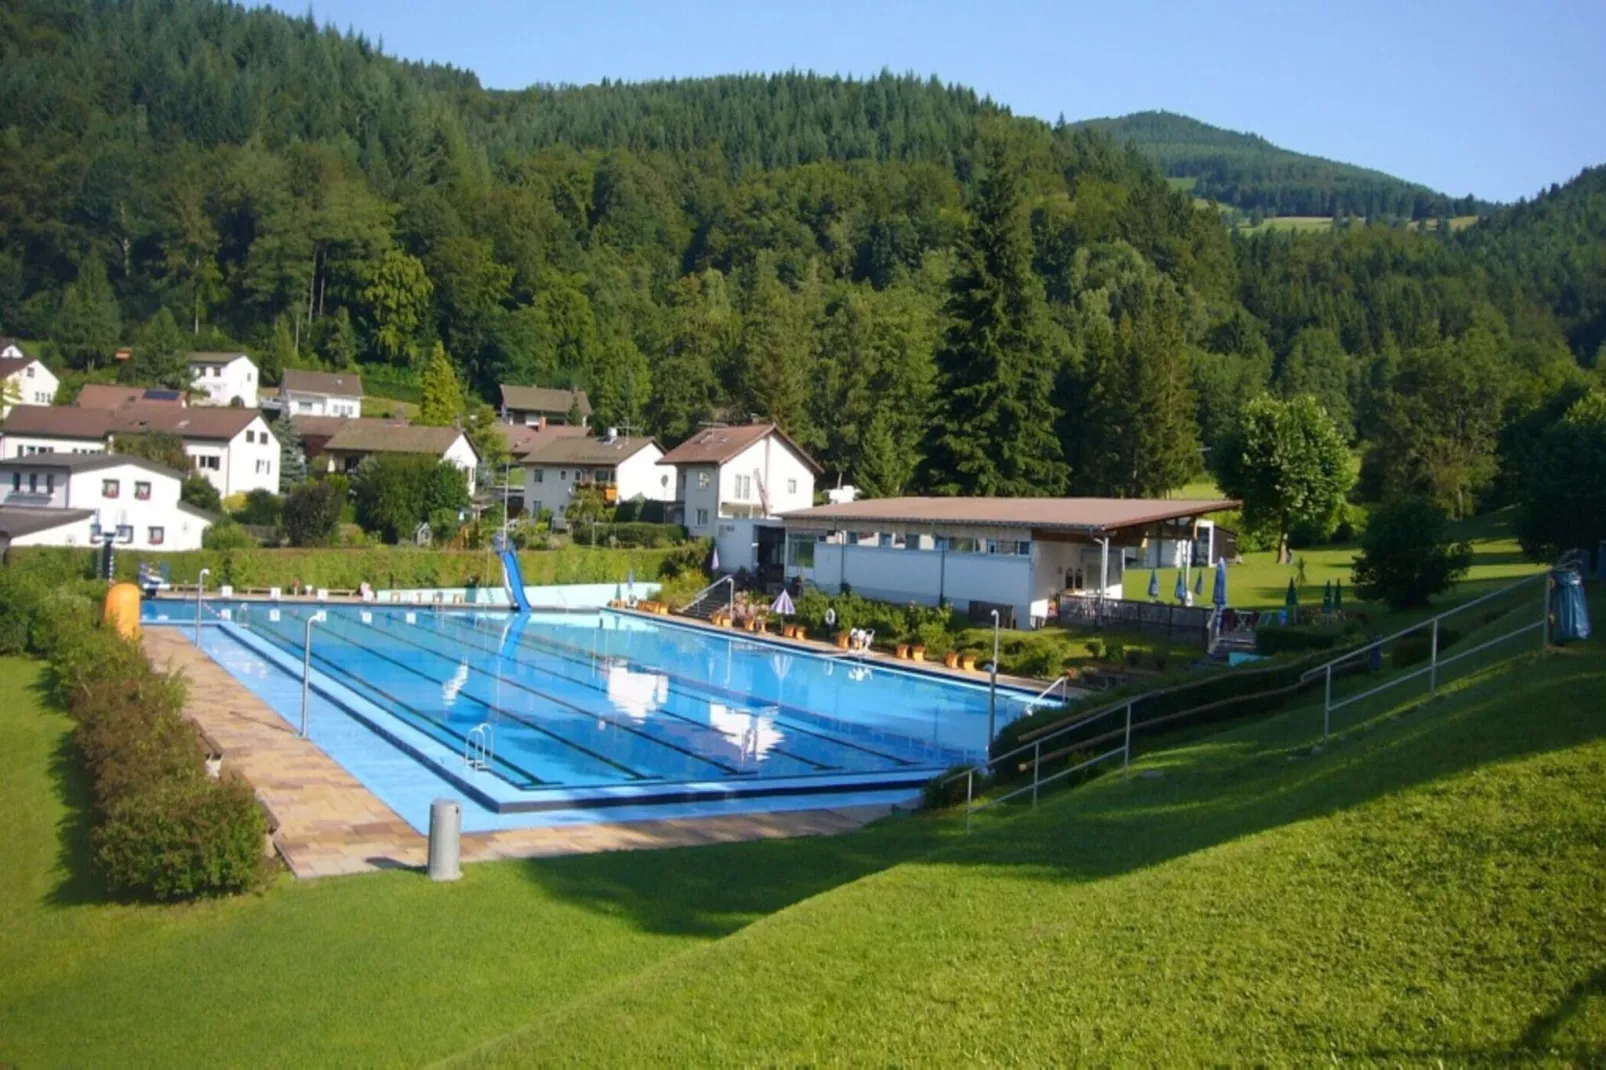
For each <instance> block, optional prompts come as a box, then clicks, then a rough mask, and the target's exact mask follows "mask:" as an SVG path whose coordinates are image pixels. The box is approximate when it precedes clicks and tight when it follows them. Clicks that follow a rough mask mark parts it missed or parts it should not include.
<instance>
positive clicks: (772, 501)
mask: <svg viewBox="0 0 1606 1070" xmlns="http://www.w3.org/2000/svg"><path fill="white" fill-rule="evenodd" d="M658 463H659V464H660V465H672V466H674V468H675V470H676V495H675V498H676V501H677V502H678V503H679V507H680V510H681V522H682V523H684V524H685V525H686V528H687V530H688V531H689V532H690V533H691V535H692V536H693V537H694V538H712V539H714V541H715V546H716V548H717V549H718V551H719V564H720V569H721V570H722V571H731V570H735V569H762V568H774V569H778V568H779V567H780V566H781V564H782V563H783V559H782V539H783V533H782V528H781V525H780V523H779V522H778V520H776V518H777V517H779V516H780V515H781V514H783V513H787V512H792V511H795V510H798V509H806V508H808V507H809V506H810V505H812V504H813V503H814V480H815V477H816V476H818V475H819V474H820V472H821V469H820V466H819V465H818V464H816V463H815V461H814V458H812V457H810V456H809V455H808V454H807V453H805V452H804V451H803V449H802V447H800V446H799V445H798V444H797V443H796V442H793V441H792V440H791V439H790V438H789V437H787V435H786V433H785V432H783V431H782V430H781V429H780V428H778V427H776V426H775V425H774V424H744V425H741V426H737V427H707V428H704V429H703V430H701V431H699V432H697V433H696V434H695V435H693V436H692V437H691V438H688V439H687V440H686V441H685V442H682V443H681V444H680V445H678V446H676V447H675V448H674V449H672V450H670V451H669V452H668V453H666V454H664V456H663V458H662V459H661V460H660V461H659V462H658Z"/></svg>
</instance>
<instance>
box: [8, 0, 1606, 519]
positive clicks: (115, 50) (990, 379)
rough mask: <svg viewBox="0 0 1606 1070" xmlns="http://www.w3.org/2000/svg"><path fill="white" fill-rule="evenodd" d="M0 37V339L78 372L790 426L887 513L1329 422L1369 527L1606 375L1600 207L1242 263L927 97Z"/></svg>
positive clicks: (1343, 241) (1188, 456)
mask: <svg viewBox="0 0 1606 1070" xmlns="http://www.w3.org/2000/svg"><path fill="white" fill-rule="evenodd" d="M0 19H3V20H4V24H3V29H4V30H5V33H4V34H0V37H3V39H4V41H5V44H3V45H0V49H3V50H4V51H3V53H0V56H3V60H4V62H0V142H3V145H4V148H5V151H4V152H0V190H3V191H4V192H3V194H0V327H4V328H5V330H6V331H7V333H12V334H18V335H21V336H23V337H29V338H42V339H48V340H49V341H50V343H51V345H52V347H53V352H54V355H55V357H56V358H57V359H58V361H59V362H60V363H61V364H63V365H64V366H65V367H67V368H69V369H76V370H79V371H80V372H82V373H84V374H105V368H104V365H105V364H106V362H107V358H108V355H109V354H110V352H111V351H112V349H114V348H115V347H116V346H117V345H119V344H126V343H132V344H133V346H134V349H135V359H134V360H133V361H130V362H128V364H127V365H126V366H125V368H126V373H127V374H130V375H133V376H136V377H142V378H145V379H149V380H153V381H165V380H168V379H172V378H176V377H178V376H181V375H182V361H181V359H179V358H180V357H181V354H182V351H183V350H184V349H185V348H220V347H222V346H224V345H232V344H243V345H245V346H247V347H249V348H250V349H251V350H252V351H253V352H254V353H256V354H257V355H258V356H259V358H260V360H261V363H262V366H263V370H264V375H265V377H267V378H270V379H271V378H273V377H274V376H276V375H277V374H278V372H279V371H281V370H282V369H283V368H285V367H292V366H303V367H325V368H337V369H344V368H353V367H355V368H358V369H359V370H361V371H362V373H363V374H364V376H365V377H367V378H368V379H369V380H371V381H376V382H377V381H383V380H385V379H394V380H399V381H402V382H406V383H408V384H413V385H417V384H418V383H419V382H420V380H421V379H424V378H427V379H428V380H429V381H430V382H432V383H433V384H435V386H434V388H432V394H434V395H437V396H438V395H440V394H441V392H442V387H441V383H442V375H443V372H444V373H447V377H448V378H449V377H450V376H452V375H455V377H456V379H457V380H458V382H459V383H460V384H461V385H462V387H463V389H464V392H465V397H464V398H463V399H461V400H456V401H453V402H452V403H451V404H448V405H445V406H442V407H441V408H442V411H441V412H440V413H434V412H432V413H431V414H430V418H431V419H434V420H440V419H451V418H455V417H453V415H452V412H449V411H447V410H452V411H453V412H462V411H463V410H464V409H465V408H466V409H468V410H470V411H473V412H475V413H476V416H475V419H474V420H473V421H471V422H475V423H477V424H478V423H484V422H485V421H486V409H485V407H484V399H492V398H494V397H495V393H494V391H495V387H496V384H497V383H499V382H513V383H527V384H539V385H549V386H570V385H574V386H580V387H583V388H585V389H587V390H588V391H589V392H590V394H591V398H592V403H593V406H594V409H595V411H596V420H597V422H599V423H601V424H605V425H615V426H621V427H628V428H631V429H633V430H634V431H636V432H638V433H640V432H648V433H652V434H656V435H659V436H661V437H662V438H664V439H665V440H668V441H671V442H672V441H677V440H679V439H680V438H683V437H685V436H687V435H689V434H690V433H691V432H692V431H693V430H695V428H696V427H697V426H698V425H699V424H700V423H703V422H706V421H710V420H743V419H747V418H750V417H754V418H764V419H773V420H776V421H778V422H779V423H780V424H781V425H782V426H783V427H785V428H786V429H787V431H788V432H789V433H791V434H792V435H793V436H794V437H795V438H797V439H798V440H799V441H800V442H802V443H803V444H804V445H805V446H806V447H807V448H809V449H810V450H811V451H813V452H814V453H815V454H816V455H817V456H818V457H819V459H820V460H821V462H822V463H823V464H824V466H825V467H826V469H827V478H828V479H829V480H831V481H835V479H837V478H842V479H843V480H845V481H850V482H854V483H856V484H858V485H859V486H861V487H862V488H864V489H865V490H867V491H868V492H870V493H872V494H883V495H885V494H895V493H900V492H913V491H933V492H943V493H1000V494H1023V493H1030V494H1060V493H1086V494H1111V495H1153V494H1164V493H1167V492H1169V491H1172V490H1175V489H1176V488H1177V487H1180V486H1181V485H1183V484H1185V483H1187V482H1188V481H1189V480H1190V479H1192V478H1194V477H1195V476H1198V475H1200V474H1202V473H1203V472H1205V471H1206V470H1207V469H1219V468H1220V463H1219V462H1218V460H1217V458H1218V457H1219V456H1220V455H1221V447H1222V445H1223V443H1226V442H1228V441H1231V440H1232V436H1234V435H1237V434H1238V433H1239V432H1240V431H1241V430H1242V425H1243V423H1244V420H1243V410H1244V406H1245V405H1246V403H1248V402H1250V401H1251V400H1253V399H1255V398H1257V397H1270V398H1274V399H1282V400H1289V401H1291V400H1292V399H1295V398H1302V397H1310V398H1312V399H1313V400H1314V402H1315V403H1316V404H1317V405H1318V406H1319V407H1320V408H1321V410H1322V411H1323V412H1324V413H1325V414H1326V415H1327V416H1328V417H1330V418H1331V420H1332V422H1333V425H1334V428H1335V430H1336V434H1337V435H1338V437H1339V439H1340V441H1342V442H1343V443H1344V444H1345V447H1346V448H1347V449H1349V450H1351V451H1354V452H1356V453H1359V454H1361V455H1362V456H1363V457H1364V458H1365V463H1364V465H1363V467H1362V471H1361V473H1360V482H1361V489H1362V491H1363V492H1365V493H1375V494H1382V493H1384V492H1385V491H1386V490H1387V489H1388V488H1399V487H1409V488H1411V489H1414V490H1418V491H1421V492H1424V493H1428V494H1430V495H1432V496H1434V497H1436V498H1438V499H1439V500H1441V501H1442V502H1443V503H1444V504H1445V505H1446V506H1447V507H1449V508H1452V509H1456V510H1460V511H1462V512H1465V511H1469V510H1470V509H1472V508H1474V507H1475V506H1476V505H1477V504H1478V503H1479V502H1480V501H1484V502H1487V501H1491V500H1498V499H1500V498H1501V496H1502V495H1504V496H1506V497H1509V496H1510V493H1511V491H1510V485H1509V479H1505V478H1503V476H1502V473H1503V472H1506V471H1508V470H1509V469H1510V466H1509V465H1503V464H1502V458H1503V457H1504V456H1506V453H1507V452H1510V451H1512V450H1517V449H1519V448H1520V447H1521V444H1522V443H1523V442H1531V441H1533V437H1534V436H1533V435H1531V434H1530V435H1528V436H1527V437H1526V438H1525V437H1524V433H1523V432H1522V431H1521V429H1522V428H1524V427H1526V426H1528V424H1527V423H1525V421H1529V422H1531V421H1532V420H1534V419H1537V418H1538V417H1537V416H1536V414H1538V413H1541V412H1542V411H1544V410H1545V407H1546V406H1547V405H1554V404H1556V403H1557V402H1556V399H1557V398H1558V397H1559V396H1560V395H1561V394H1562V392H1564V391H1568V390H1574V391H1576V390H1578V389H1582V388H1583V387H1584V386H1587V383H1588V380H1589V375H1590V372H1589V369H1590V368H1591V367H1592V366H1593V365H1594V363H1595V349H1594V346H1596V345H1598V335H1599V324H1600V313H1599V309H1600V308H1601V307H1602V301H1601V299H1600V296H1599V295H1600V293H1601V292H1602V290H1601V281H1600V280H1601V279H1602V278H1603V277H1606V271H1603V264H1602V262H1601V260H1600V249H1601V247H1602V244H1601V243H1602V235H1603V234H1606V224H1603V222H1602V220H1601V218H1600V212H1601V208H1600V205H1601V204H1602V202H1603V199H1606V198H1603V195H1602V191H1601V190H1600V188H1599V186H1600V183H1599V181H1598V178H1597V177H1595V176H1592V175H1586V176H1585V178H1584V179H1582V180H1580V183H1578V184H1575V185H1574V186H1569V187H1565V188H1562V189H1558V190H1557V191H1555V192H1554V193H1552V194H1547V195H1546V196H1545V197H1544V198H1542V199H1541V201H1540V202H1535V204H1533V205H1523V206H1518V207H1516V208H1513V209H1511V210H1509V211H1508V212H1502V213H1497V214H1496V216H1495V217H1494V218H1492V219H1491V220H1489V221H1488V222H1486V223H1484V224H1480V225H1479V226H1476V227H1473V228H1471V229H1470V230H1469V231H1467V232H1464V233H1461V234H1451V233H1449V232H1447V231H1446V232H1443V233H1440V232H1437V231H1434V232H1421V233H1418V232H1413V231H1404V230H1399V229H1389V228H1383V227H1369V226H1353V227H1349V228H1346V229H1344V230H1341V231H1337V232H1334V233H1331V234H1321V235H1305V234H1297V235H1296V234H1291V233H1269V234H1256V235H1251V236H1235V235H1234V234H1232V233H1231V232H1230V231H1229V229H1228V228H1227V227H1226V226H1225V225H1224V224H1223V222H1222V220H1221V218H1220V217H1219V215H1218V214H1217V213H1216V212H1215V211H1214V210H1213V209H1209V208H1202V207H1198V206H1196V205H1195V204H1194V202H1193V199H1192V198H1191V197H1190V196H1189V195H1188V194H1187V193H1184V192H1181V191H1178V190H1176V189H1173V188H1172V186H1171V184H1169V183H1167V181H1166V180H1165V178H1164V177H1163V176H1162V175H1161V174H1160V172H1159V171H1158V170H1157V169H1156V167H1155V166H1154V165H1153V164H1152V163H1150V162H1149V161H1148V160H1147V159H1146V158H1145V157H1144V156H1143V155H1141V154H1140V153H1139V152H1138V151H1137V150H1136V149H1135V148H1133V147H1131V146H1129V145H1122V144H1119V143H1117V142H1116V141H1115V140H1113V139H1112V138H1111V137H1109V136H1107V135H1106V134H1104V133H1101V132H1099V131H1098V130H1095V129H1090V128H1086V127H1073V126H1070V125H1068V124H1064V123H1061V124H1056V125H1049V124H1044V123H1039V122H1036V121H1032V120H1025V119H1019V118H1016V117H1013V116H1011V115H1009V114H1008V112H1007V111H1006V110H1004V109H1002V108H999V107H997V106H995V105H993V104H992V103H990V102H988V101H986V100H984V99H980V98H978V97H976V95H975V94H973V93H971V92H969V91H967V90H963V89H959V88H956V87H950V86H944V85H942V84H940V83H937V82H935V81H933V80H929V79H919V78H914V77H904V76H894V75H882V76H879V77H876V78H872V79H868V80H865V81H854V80H848V79H837V78H820V77H814V76H810V75H803V74H786V75H777V76H773V77H760V76H751V77H734V78H720V79H708V80H698V81H686V82H663V83H655V84H650V85H644V86H622V85H601V86H593V87H584V88H578V89H558V88H536V89H532V90H528V91H524V92H518V93H503V92H493V91H487V90H484V89H482V88H481V87H480V86H479V85H478V83H477V81H476V80H475V79H474V78H473V76H472V75H470V74H467V73H466V72H462V71H457V70H453V69H450V68H444V67H438V66H426V65H418V64H407V63H400V62H397V61H395V60H393V59H391V58H389V57H387V56H385V55H384V54H383V53H382V52H380V51H379V50H378V49H376V48H375V47H373V45H372V44H371V43H369V42H368V41H366V40H365V39H364V38H362V37H360V36H355V35H346V34H341V33H338V32H335V31H333V30H329V29H325V28H320V27H319V26H317V25H316V24H315V23H314V22H313V21H312V20H311V19H310V18H299V19H297V18H289V17H287V16H283V15H280V14H277V13H275V12H272V11H271V10H267V9H257V10H250V11H248V10H244V9H241V8H238V7H233V6H229V5H222V4H214V3H209V2H204V0H139V2H133V3H126V4H102V3H93V2H89V0H22V2H21V3H18V4H14V5H10V6H8V8H7V9H6V11H5V12H4V13H0ZM448 392H449V391H448ZM1503 451H1505V452H1503ZM1279 522H1280V521H1279Z"/></svg>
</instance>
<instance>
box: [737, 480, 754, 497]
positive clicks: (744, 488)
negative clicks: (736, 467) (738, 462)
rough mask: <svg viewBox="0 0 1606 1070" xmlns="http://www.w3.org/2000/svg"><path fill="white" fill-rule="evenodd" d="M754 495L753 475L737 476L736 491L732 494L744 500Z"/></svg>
mask: <svg viewBox="0 0 1606 1070" xmlns="http://www.w3.org/2000/svg"><path fill="white" fill-rule="evenodd" d="M752 496H753V477H752V476H737V477H736V491H735V493H734V494H733V495H732V497H734V498H740V499H742V500H743V501H745V500H747V499H748V498H751V497H752Z"/></svg>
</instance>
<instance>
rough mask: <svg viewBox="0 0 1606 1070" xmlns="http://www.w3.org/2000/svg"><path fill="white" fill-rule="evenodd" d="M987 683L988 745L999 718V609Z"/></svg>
mask: <svg viewBox="0 0 1606 1070" xmlns="http://www.w3.org/2000/svg"><path fill="white" fill-rule="evenodd" d="M989 675H990V679H989V681H988V684H987V746H988V747H989V748H991V747H992V745H993V726H994V725H995V724H996V723H997V720H998V610H996V609H995V610H993V664H992V671H991V673H990V674H989Z"/></svg>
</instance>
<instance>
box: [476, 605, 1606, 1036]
mask: <svg viewBox="0 0 1606 1070" xmlns="http://www.w3.org/2000/svg"><path fill="white" fill-rule="evenodd" d="M1597 609H1598V603H1597ZM1319 717H1320V713H1319V710H1318V711H1316V713H1315V715H1314V717H1313V715H1312V713H1311V711H1309V710H1302V711H1297V712H1294V713H1290V714H1285V715H1282V716H1280V717H1277V718H1273V719H1271V720H1268V721H1264V722H1261V723H1259V724H1254V725H1249V726H1245V727H1242V728H1239V729H1237V730H1235V731H1233V732H1230V733H1225V734H1223V735H1219V736H1215V737H1212V738H1210V739H1208V740H1206V741H1204V742H1202V743H1199V744H1197V745H1194V746H1191V747H1187V748H1184V749H1181V750H1176V751H1171V752H1167V753H1163V754H1156V755H1154V756H1152V757H1151V758H1150V759H1149V760H1147V761H1145V762H1143V763H1140V765H1139V766H1137V767H1136V768H1135V770H1134V773H1135V774H1136V775H1135V776H1134V778H1133V779H1132V780H1131V781H1129V782H1122V781H1121V779H1120V778H1119V776H1114V777H1107V778H1105V779H1103V780H1101V781H1098V782H1096V783H1094V784H1091V785H1088V786H1086V787H1084V788H1081V789H1078V790H1076V791H1074V792H1067V793H1062V794H1060V795H1059V796H1058V797H1056V798H1055V799H1054V800H1053V801H1052V802H1050V803H1048V804H1046V805H1045V806H1044V807H1043V808H1042V809H1041V810H1040V811H1039V812H1038V813H1036V814H1035V815H1026V816H1020V817H1016V818H1014V819H1012V820H999V821H993V822H990V823H988V824H987V825H985V826H983V827H981V828H980V829H979V830H978V832H977V833H976V834H975V835H973V836H972V837H970V838H969V839H968V840H966V841H964V842H963V843H959V844H954V845H950V846H948V847H945V848H943V849H940V850H939V851H937V852H936V853H934V854H932V855H930V856H927V857H925V858H922V859H918V860H911V861H907V862H904V863H902V864H900V865H897V866H895V867H892V868H889V869H886V870H884V871H881V872H877V873H874V874H871V875H868V876H866V877H864V878H862V879H860V880H858V881H856V882H854V883H852V884H849V885H846V886H843V887H838V888H836V889H834V890H832V891H829V892H826V893H824V894H821V895H819V896H816V897H814V898H812V899H810V900H808V901H805V902H802V903H799V904H797V905H796V906H793V907H790V908H788V909H786V910H783V911H781V912H779V913H777V914H775V915H774V916H771V917H768V918H766V919H763V920H761V921H758V922H756V923H755V924H753V925H752V926H750V927H748V928H746V929H744V930H742V931H740V932H738V933H736V934H734V935H732V936H730V937H727V938H725V939H723V940H720V941H718V942H716V943H713V944H709V945H705V946H702V947H700V948H697V949H695V950H692V951H688V952H687V953H684V954H681V955H678V956H675V957H673V958H670V959H666V960H663V961H660V962H659V963H657V964H656V965H654V966H652V967H649V968H648V969H646V970H645V971H644V972H642V973H641V974H639V975H637V976H634V977H631V978H629V979H627V980H624V981H622V982H619V983H615V984H611V985H604V986H601V987H599V988H598V989H596V990H595V991H593V992H592V993H591V994H589V995H588V996H585V997H583V998H581V999H578V1000H577V1001H575V1002H573V1003H571V1004H569V1005H567V1006H565V1007H562V1008H559V1009H557V1010H555V1011H553V1012H551V1013H548V1014H545V1015H540V1016H537V1017H535V1018H534V1019H532V1020H531V1021H530V1022H529V1023H528V1025H527V1026H526V1027H525V1028H524V1029H523V1030H521V1031H519V1032H518V1033H515V1034H513V1035H511V1036H509V1037H507V1038H504V1039H503V1040H501V1041H499V1042H498V1043H495V1044H492V1045H489V1046H486V1047H483V1048H480V1049H477V1050H474V1051H471V1052H469V1053H467V1054H466V1055H465V1057H464V1061H466V1062H469V1063H471V1064H475V1065H479V1064H486V1065H504V1066H508V1065H550V1064H558V1063H562V1064H571V1063H572V1064H588V1065H598V1066H604V1065H606V1066H627V1065H644V1064H656V1065H682V1066H685V1065H799V1064H822V1063H824V1064H828V1063H852V1064H873V1065H907V1066H916V1065H959V1064H975V1063H990V1064H998V1063H1004V1064H1008V1063H1014V1064H1021V1065H1049V1064H1066V1063H1080V1062H1087V1063H1098V1064H1117V1065H1123V1064H1124V1065H1176V1064H1179V1063H1224V1064H1250V1063H1260V1064H1266V1065H1314V1064H1316V1063H1318V1062H1327V1061H1329V1060H1342V1061H1358V1062H1389V1063H1397V1062H1404V1063H1419V1062H1435V1061H1439V1060H1443V1061H1444V1062H1447V1063H1449V1064H1452V1065H1453V1064H1462V1063H1467V1062H1509V1061H1511V1060H1513V1059H1515V1060H1517V1061H1523V1062H1528V1061H1538V1062H1559V1063H1592V1062H1595V1061H1599V1060H1603V1059H1606V657H1603V650H1602V647H1601V645H1600V644H1599V643H1598V642H1597V643H1593V644H1590V645H1588V646H1587V647H1584V648H1575V649H1573V650H1570V651H1567V652H1564V653H1560V654H1554V655H1551V656H1549V657H1547V658H1545V659H1543V660H1538V659H1535V658H1531V657H1529V658H1523V659H1520V660H1517V661H1514V662H1507V663H1506V664H1505V665H1504V666H1502V667H1500V668H1498V669H1495V670H1491V671H1489V672H1486V673H1484V674H1482V675H1481V676H1474V677H1469V678H1467V679H1464V680H1461V681H1458V682H1457V683H1456V684H1454V685H1453V686H1452V688H1451V689H1450V690H1449V692H1448V693H1447V694H1444V695H1442V696H1441V697H1440V698H1439V699H1438V700H1436V701H1433V702H1431V703H1428V704H1426V705H1420V706H1415V707H1413V708H1409V709H1403V710H1401V711H1399V712H1398V715H1397V716H1393V717H1390V718H1388V719H1386V720H1383V721H1380V722H1374V723H1373V724H1371V725H1370V726H1368V727H1366V728H1364V729H1362V730H1358V731H1357V730H1351V734H1350V735H1349V736H1347V737H1346V738H1343V739H1340V740H1338V741H1336V742H1335V743H1334V744H1333V745H1332V746H1331V747H1330V748H1328V750H1327V751H1326V752H1325V753H1319V754H1313V753H1312V752H1311V748H1310V742H1311V740H1312V738H1313V734H1319V723H1320V722H1319ZM1145 774H1147V775H1145Z"/></svg>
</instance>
